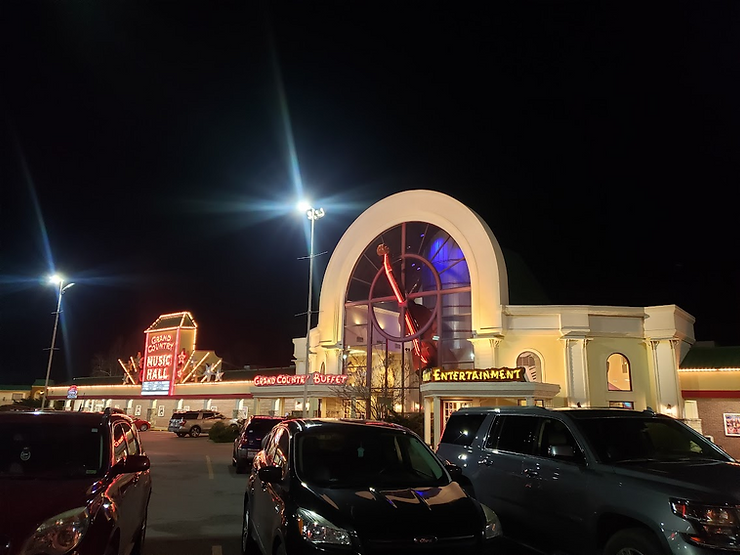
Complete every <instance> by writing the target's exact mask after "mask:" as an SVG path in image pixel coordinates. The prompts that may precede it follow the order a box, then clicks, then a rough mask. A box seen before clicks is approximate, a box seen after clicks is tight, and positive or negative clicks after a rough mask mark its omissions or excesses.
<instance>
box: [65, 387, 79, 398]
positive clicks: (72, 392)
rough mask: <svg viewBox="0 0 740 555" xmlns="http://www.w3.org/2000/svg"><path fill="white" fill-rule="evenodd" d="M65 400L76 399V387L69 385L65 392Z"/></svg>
mask: <svg viewBox="0 0 740 555" xmlns="http://www.w3.org/2000/svg"><path fill="white" fill-rule="evenodd" d="M67 399H77V386H76V385H70V386H69V389H68V390H67Z"/></svg>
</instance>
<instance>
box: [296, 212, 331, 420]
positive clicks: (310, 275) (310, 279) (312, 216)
mask: <svg viewBox="0 0 740 555" xmlns="http://www.w3.org/2000/svg"><path fill="white" fill-rule="evenodd" d="M298 209H299V210H301V211H303V212H305V213H306V216H307V217H308V219H309V221H310V222H311V234H310V239H309V249H308V310H307V311H306V362H305V365H306V380H305V381H304V382H303V418H306V416H308V411H307V408H306V405H307V404H308V356H309V351H310V349H309V341H310V338H311V300H312V298H313V258H314V254H313V232H314V225H315V224H316V220H318V219H320V218H323V217H324V214H325V212H324V209H323V208H313V207H312V206H311V205H310V204H308V203H305V202H303V203H301V204H299V205H298Z"/></svg>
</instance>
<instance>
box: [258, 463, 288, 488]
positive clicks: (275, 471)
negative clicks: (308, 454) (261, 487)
mask: <svg viewBox="0 0 740 555" xmlns="http://www.w3.org/2000/svg"><path fill="white" fill-rule="evenodd" d="M257 474H258V475H259V477H260V480H262V481H263V482H265V483H267V484H270V483H272V482H279V481H280V480H282V479H283V469H282V468H280V467H279V466H263V467H262V468H260V469H259V470H258V471H257Z"/></svg>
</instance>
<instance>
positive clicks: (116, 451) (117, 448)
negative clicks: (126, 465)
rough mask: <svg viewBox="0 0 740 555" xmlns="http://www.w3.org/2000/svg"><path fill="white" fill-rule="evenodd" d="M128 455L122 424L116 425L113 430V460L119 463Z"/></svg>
mask: <svg viewBox="0 0 740 555" xmlns="http://www.w3.org/2000/svg"><path fill="white" fill-rule="evenodd" d="M127 454H128V442H127V441H126V430H125V429H124V427H123V424H121V423H119V424H116V425H115V427H114V428H113V460H114V462H119V461H121V460H123V458H124V457H125V456H126V455H127Z"/></svg>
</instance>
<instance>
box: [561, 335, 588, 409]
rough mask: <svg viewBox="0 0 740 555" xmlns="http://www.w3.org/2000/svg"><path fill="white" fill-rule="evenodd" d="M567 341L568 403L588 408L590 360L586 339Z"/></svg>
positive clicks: (569, 338) (579, 338) (576, 338)
mask: <svg viewBox="0 0 740 555" xmlns="http://www.w3.org/2000/svg"><path fill="white" fill-rule="evenodd" d="M564 339H565V369H566V378H567V382H568V383H567V386H568V391H567V394H568V403H569V404H570V405H575V404H576V403H580V406H582V407H587V406H589V404H590V399H591V395H590V393H589V383H588V359H587V357H586V344H587V343H588V341H589V339H588V338H586V337H566V338H564Z"/></svg>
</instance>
